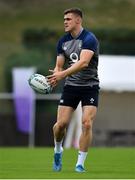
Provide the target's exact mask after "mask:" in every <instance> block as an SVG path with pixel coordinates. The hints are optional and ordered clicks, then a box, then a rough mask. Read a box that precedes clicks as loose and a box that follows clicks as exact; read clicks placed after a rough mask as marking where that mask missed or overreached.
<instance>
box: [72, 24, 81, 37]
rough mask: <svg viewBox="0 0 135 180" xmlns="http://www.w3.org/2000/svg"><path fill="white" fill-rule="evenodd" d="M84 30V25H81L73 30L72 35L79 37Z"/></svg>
mask: <svg viewBox="0 0 135 180" xmlns="http://www.w3.org/2000/svg"><path fill="white" fill-rule="evenodd" d="M82 31H83V27H82V26H81V27H80V28H78V29H77V30H74V31H73V32H71V35H72V37H73V38H77V37H78V36H79V35H80V34H81V32H82Z"/></svg>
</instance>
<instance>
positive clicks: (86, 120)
mask: <svg viewBox="0 0 135 180" xmlns="http://www.w3.org/2000/svg"><path fill="white" fill-rule="evenodd" d="M93 120H94V116H89V117H83V121H82V126H83V128H84V129H87V130H91V129H92V124H93Z"/></svg>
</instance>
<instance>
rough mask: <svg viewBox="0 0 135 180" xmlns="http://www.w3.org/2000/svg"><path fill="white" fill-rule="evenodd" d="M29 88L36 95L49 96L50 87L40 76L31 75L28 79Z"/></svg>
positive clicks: (45, 78) (44, 78)
mask: <svg viewBox="0 0 135 180" xmlns="http://www.w3.org/2000/svg"><path fill="white" fill-rule="evenodd" d="M28 83H29V85H30V87H31V88H32V89H33V90H35V91H36V92H38V93H41V94H49V93H50V92H51V91H52V86H51V85H50V84H49V83H48V81H47V77H45V76H43V75H41V74H32V75H31V76H30V78H29V79H28Z"/></svg>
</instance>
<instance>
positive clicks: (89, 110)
mask: <svg viewBox="0 0 135 180" xmlns="http://www.w3.org/2000/svg"><path fill="white" fill-rule="evenodd" d="M82 110H83V117H82V120H85V121H87V122H90V121H93V120H94V119H95V117H96V114H97V107H96V106H87V105H86V106H83V108H82Z"/></svg>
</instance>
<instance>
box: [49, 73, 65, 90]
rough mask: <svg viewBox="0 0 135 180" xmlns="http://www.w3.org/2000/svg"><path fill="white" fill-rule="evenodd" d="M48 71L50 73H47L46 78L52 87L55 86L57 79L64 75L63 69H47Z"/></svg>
mask: <svg viewBox="0 0 135 180" xmlns="http://www.w3.org/2000/svg"><path fill="white" fill-rule="evenodd" d="M49 72H51V73H52V74H51V75H48V76H47V78H48V82H49V83H50V84H51V86H52V87H55V86H56V85H57V84H58V81H60V80H62V79H64V78H65V77H66V75H65V72H64V71H56V70H49Z"/></svg>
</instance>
